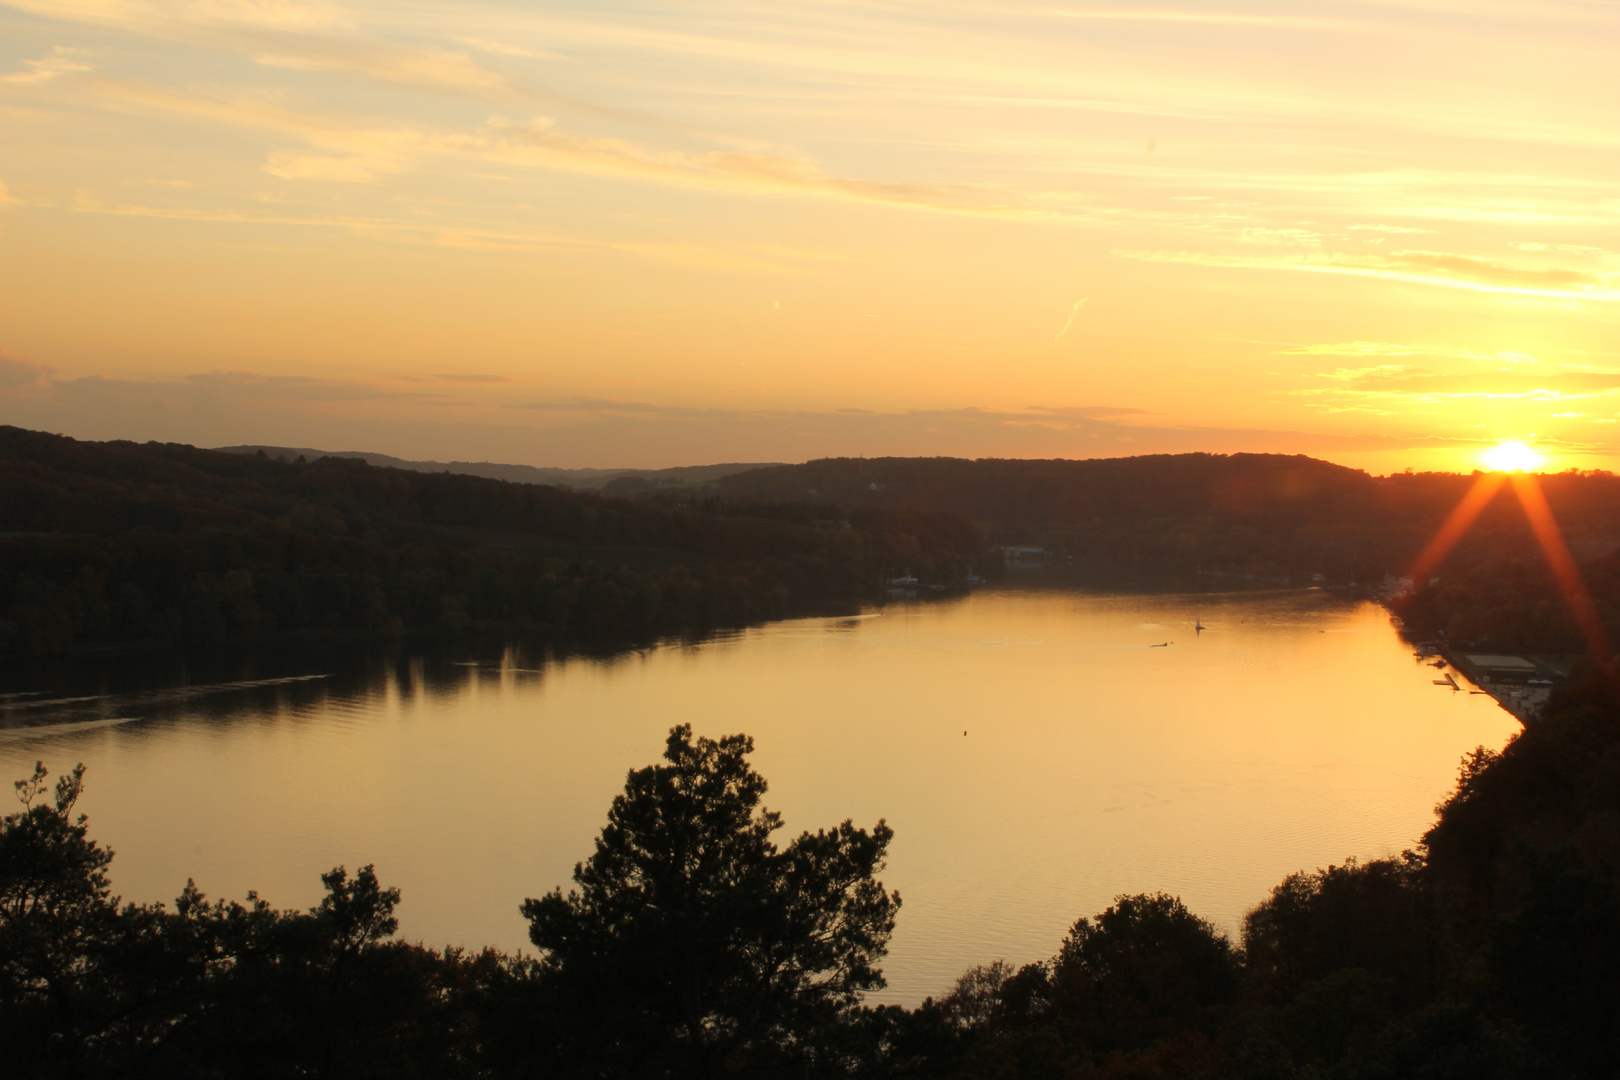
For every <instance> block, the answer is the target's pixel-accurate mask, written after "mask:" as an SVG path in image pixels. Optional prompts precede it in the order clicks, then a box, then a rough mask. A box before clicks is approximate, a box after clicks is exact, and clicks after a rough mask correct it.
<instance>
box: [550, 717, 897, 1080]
mask: <svg viewBox="0 0 1620 1080" xmlns="http://www.w3.org/2000/svg"><path fill="white" fill-rule="evenodd" d="M753 748H754V744H753V740H752V739H751V738H749V737H748V736H746V735H731V736H727V737H725V738H722V739H720V740H719V741H718V742H716V741H713V740H710V739H704V738H699V739H697V740H695V741H694V740H693V738H692V729H691V727H690V726H688V725H682V726H680V727H677V728H674V729H673V730H671V732H670V734H669V739H668V743H667V746H666V749H665V751H664V759H665V762H666V763H665V764H659V765H652V766H649V767H647V768H644V769H638V770H635V771H632V772H631V773H630V775H629V778H628V780H627V781H626V782H625V789H624V794H622V795H619V796H617V797H616V798H615V799H614V800H613V806H612V808H611V809H610V810H609V812H608V824H607V826H606V827H605V828H604V829H603V830H602V835H601V837H600V838H599V839H598V840H597V841H596V852H595V854H594V855H592V856H591V858H590V859H589V860H588V861H586V862H584V863H581V864H580V865H578V866H576V867H575V868H574V880H575V882H576V883H577V884H578V886H579V888H578V889H577V890H574V891H570V892H569V893H568V894H567V895H566V896H565V895H563V893H562V891H561V890H560V889H558V890H554V891H553V892H551V893H549V894H547V895H546V896H544V897H541V898H539V899H531V900H528V901H526V902H525V903H524V904H523V909H522V910H523V914H524V916H525V917H526V918H527V919H528V920H529V922H530V929H529V937H530V939H531V940H532V941H533V942H534V943H535V945H537V946H538V947H539V948H540V949H541V950H542V956H543V965H544V971H545V976H544V978H543V980H542V981H543V982H547V983H549V984H550V985H551V986H552V987H553V988H554V991H555V994H554V996H552V1001H553V1002H554V1003H555V1007H557V1008H560V1009H561V1010H562V1011H561V1013H560V1014H559V1020H561V1021H562V1022H561V1023H560V1024H559V1026H558V1032H557V1035H556V1036H555V1038H556V1040H557V1042H556V1043H554V1044H553V1046H552V1047H551V1048H550V1050H551V1053H552V1054H554V1055H559V1056H560V1058H561V1059H563V1060H571V1061H574V1062H577V1063H578V1067H579V1068H580V1071H586V1070H589V1071H591V1072H593V1073H596V1074H598V1075H600V1074H602V1073H606V1074H608V1075H619V1074H622V1075H636V1076H654V1075H666V1076H709V1075H720V1074H724V1073H728V1072H732V1071H737V1070H742V1069H749V1068H755V1069H757V1068H772V1069H781V1070H788V1069H795V1070H796V1069H809V1070H816V1069H819V1068H829V1067H833V1064H834V1063H833V1061H832V1059H834V1058H836V1057H837V1056H838V1054H839V1050H838V1049H837V1048H836V1044H837V1042H838V1037H837V1034H836V1033H837V1031H838V1030H839V1028H840V1024H839V1021H840V1020H841V1019H844V1018H846V1017H847V1016H848V1015H849V1014H850V1013H851V1012H852V1011H853V1010H854V1009H855V1008H856V1007H857V1005H858V1002H859V999H860V995H861V994H862V993H863V992H864V991H867V990H873V989H878V988H881V987H882V986H883V985H884V981H883V975H882V973H881V972H880V971H879V969H878V967H877V962H878V961H879V960H880V959H881V957H882V956H883V954H884V952H885V951H886V950H887V946H888V940H889V935H890V933H891V932H892V931H893V929H894V918H895V912H896V911H897V910H898V908H899V906H900V897H899V894H898V893H889V892H885V891H884V888H883V884H882V883H881V882H879V881H877V880H875V878H874V875H875V874H876V873H877V871H879V870H880V869H881V868H882V866H883V857H884V853H885V851H886V849H887V847H888V844H889V840H890V838H891V836H892V835H893V832H892V830H890V829H889V827H888V826H887V825H886V824H884V823H883V822H882V821H879V822H878V824H877V825H876V826H875V827H874V828H873V829H872V831H871V832H870V833H868V832H867V831H866V830H865V829H857V828H855V827H854V825H853V824H851V823H850V822H848V821H845V822H844V823H843V824H841V825H839V826H837V827H836V828H833V829H830V830H825V831H818V832H815V833H809V832H806V833H804V834H802V835H800V836H799V837H798V838H797V839H795V840H794V841H793V842H792V843H790V844H788V845H787V847H786V848H784V849H780V850H779V849H778V848H777V846H776V845H775V844H774V843H773V842H772V840H771V834H772V833H773V832H775V831H776V830H777V829H779V828H781V826H782V821H781V817H780V815H778V814H776V813H774V812H772V811H769V810H766V809H763V808H762V807H761V806H760V799H761V798H762V796H763V795H764V793H765V789H766V784H765V780H764V778H763V777H761V776H760V775H759V774H758V773H756V772H754V771H753V769H751V768H750V767H749V765H748V761H747V755H748V754H749V753H750V752H752V750H753ZM554 1060H556V1058H554Z"/></svg>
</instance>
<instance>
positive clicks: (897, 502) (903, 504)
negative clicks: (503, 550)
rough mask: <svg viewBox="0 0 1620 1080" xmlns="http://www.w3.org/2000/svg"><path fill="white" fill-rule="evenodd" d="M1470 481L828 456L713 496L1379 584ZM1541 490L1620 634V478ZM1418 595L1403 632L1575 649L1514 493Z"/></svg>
mask: <svg viewBox="0 0 1620 1080" xmlns="http://www.w3.org/2000/svg"><path fill="white" fill-rule="evenodd" d="M1475 482H1476V477H1475V476H1472V475H1463V474H1457V473H1416V474H1413V473H1398V474H1395V475H1393V476H1387V477H1373V476H1369V475H1367V474H1366V473H1363V472H1359V471H1357V470H1354V469H1347V468H1343V467H1341V466H1338V465H1333V464H1330V463H1328V462H1325V461H1316V460H1313V459H1311V458H1306V457H1287V456H1282V455H1275V454H1233V455H1230V456H1224V455H1218V454H1179V455H1157V456H1149V457H1134V458H1112V459H1100V460H1093V461H1061V460H1058V461H1022V460H999V459H982V460H977V461H973V460H966V459H961V458H872V459H865V458H834V459H827V460H824V461H812V462H809V463H807V464H805V465H793V466H777V467H773V468H766V469H759V470H755V471H752V472H745V473H738V474H735V475H732V476H727V477H724V478H722V479H721V480H720V484H719V486H720V489H721V490H722V491H725V492H728V493H730V494H732V495H735V496H746V497H750V498H767V499H782V500H811V501H820V502H823V503H827V504H832V505H837V506H840V507H845V508H855V507H863V506H864V507H882V508H887V509H902V508H903V509H911V510H926V511H938V510H947V511H950V512H953V513H956V514H960V515H962V516H963V517H966V518H969V519H970V520H972V521H974V522H975V523H977V524H978V525H979V527H980V529H981V530H982V531H984V532H985V533H986V535H988V536H989V537H991V538H992V539H993V540H994V541H995V542H997V543H1002V544H1030V545H1035V546H1040V547H1042V548H1044V549H1045V550H1046V552H1047V554H1048V555H1049V557H1050V558H1051V559H1052V560H1053V561H1054V562H1056V563H1057V564H1059V565H1063V566H1070V565H1072V566H1074V567H1075V568H1076V570H1077V571H1078V572H1080V573H1086V574H1092V575H1096V576H1100V577H1108V576H1116V577H1127V578H1128V577H1145V576H1151V575H1156V574H1162V573H1165V572H1176V573H1203V574H1208V575H1214V576H1216V577H1217V579H1218V578H1219V577H1221V576H1223V575H1233V574H1236V575H1250V576H1253V577H1256V578H1261V579H1269V580H1277V581H1292V582H1296V583H1304V582H1312V581H1315V582H1322V583H1328V584H1338V585H1345V584H1350V583H1352V582H1354V583H1358V584H1360V585H1361V586H1363V587H1368V586H1371V587H1375V588H1376V587H1380V586H1383V585H1384V584H1385V583H1386V578H1388V579H1399V578H1401V577H1402V576H1404V575H1406V574H1408V573H1409V572H1410V570H1411V568H1412V566H1413V563H1414V562H1415V561H1416V559H1417V557H1418V554H1419V553H1420V552H1421V551H1422V550H1423V549H1424V547H1425V546H1426V545H1427V544H1428V542H1429V541H1430V540H1431V539H1432V538H1433V537H1434V536H1435V534H1436V533H1437V532H1438V531H1439V529H1440V527H1441V525H1442V523H1443V522H1444V521H1445V520H1446V518H1447V517H1448V516H1449V515H1450V513H1451V512H1452V510H1453V509H1454V508H1455V507H1456V506H1457V505H1458V503H1459V502H1461V501H1462V499H1463V497H1464V496H1465V495H1466V494H1467V493H1468V491H1469V490H1470V489H1471V488H1472V487H1473V485H1474V484H1475ZM1538 482H1539V484H1540V486H1541V488H1542V490H1543V491H1544V492H1545V494H1546V498H1547V501H1548V504H1549V505H1550V506H1551V508H1552V511H1553V514H1554V516H1555V517H1556V519H1557V521H1558V523H1559V525H1560V527H1561V529H1562V532H1563V535H1564V537H1565V539H1566V540H1567V542H1568V544H1569V547H1570V549H1571V551H1572V553H1573V555H1574V558H1575V559H1576V561H1577V562H1578V563H1579V564H1580V565H1581V567H1582V570H1583V573H1584V575H1585V577H1586V579H1587V581H1588V582H1589V583H1590V585H1591V587H1592V590H1593V593H1594V596H1595V598H1596V600H1597V604H1598V607H1599V610H1600V612H1601V613H1602V614H1603V615H1604V617H1605V619H1606V621H1607V622H1608V623H1609V625H1610V628H1611V635H1612V634H1614V633H1615V632H1617V631H1620V559H1617V558H1615V556H1614V553H1615V551H1616V549H1617V548H1620V478H1617V477H1615V476H1614V475H1613V474H1611V473H1606V472H1586V473H1582V472H1573V471H1572V472H1565V473H1558V474H1555V475H1549V476H1544V477H1541V478H1540V480H1539V481H1538ZM1428 577H1433V578H1434V579H1435V580H1434V581H1433V582H1432V583H1431V582H1430V581H1429V580H1428ZM1389 584H1391V585H1392V584H1393V581H1391V582H1390V583H1389ZM1414 584H1415V587H1416V590H1417V592H1416V595H1415V596H1411V597H1406V598H1401V599H1398V600H1397V602H1396V608H1397V610H1398V611H1399V613H1400V614H1401V615H1402V616H1403V618H1405V620H1406V622H1407V624H1408V625H1409V627H1410V628H1411V630H1412V632H1413V633H1414V634H1416V635H1420V636H1423V637H1433V636H1436V635H1445V636H1449V637H1450V638H1451V639H1453V640H1457V641H1466V642H1472V643H1477V644H1482V645H1486V644H1488V645H1492V646H1495V647H1500V648H1511V649H1524V650H1531V651H1543V652H1572V651H1579V650H1580V649H1582V648H1583V647H1584V643H1583V642H1582V640H1581V638H1580V635H1579V634H1578V633H1577V632H1576V630H1575V626H1574V622H1573V621H1572V620H1571V619H1570V617H1569V613H1568V605H1567V603H1566V601H1565V600H1564V598H1563V596H1562V595H1561V593H1560V591H1559V589H1558V587H1557V585H1556V583H1555V582H1554V581H1553V579H1552V577H1551V574H1550V573H1549V572H1548V570H1547V561H1546V557H1545V556H1544V555H1543V553H1542V551H1541V548H1540V546H1539V544H1538V543H1537V541H1536V539H1535V536H1534V535H1533V533H1532V531H1531V529H1530V528H1529V525H1528V522H1527V520H1526V518H1525V514H1524V511H1523V509H1522V508H1521V507H1520V505H1519V502H1518V500H1517V499H1516V498H1515V497H1514V494H1513V488H1512V486H1511V485H1504V486H1503V487H1502V488H1501V490H1500V491H1499V492H1498V493H1497V495H1496V497H1495V499H1494V500H1493V501H1492V502H1491V503H1490V504H1489V505H1488V506H1487V508H1486V509H1485V511H1484V513H1483V514H1481V516H1480V517H1479V519H1478V520H1477V521H1476V522H1475V523H1474V525H1473V526H1472V528H1471V529H1469V531H1468V532H1467V534H1466V535H1464V536H1463V537H1462V539H1461V542H1460V543H1458V544H1457V546H1456V547H1455V548H1454V549H1453V550H1452V552H1451V553H1450V555H1449V556H1448V557H1447V558H1446V559H1445V561H1443V562H1442V563H1441V564H1440V565H1439V566H1438V567H1436V568H1435V569H1434V571H1433V572H1432V574H1430V575H1426V579H1425V580H1424V581H1419V582H1416V583H1414ZM1617 640H1620V638H1617Z"/></svg>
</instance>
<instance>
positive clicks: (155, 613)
mask: <svg viewBox="0 0 1620 1080" xmlns="http://www.w3.org/2000/svg"><path fill="white" fill-rule="evenodd" d="M983 547H984V545H983V542H982V541H981V540H980V538H979V537H978V535H977V534H976V533H975V531H974V529H973V527H972V526H971V525H969V524H968V523H967V522H965V521H963V520H961V519H960V518H957V517H955V516H953V515H949V514H942V513H935V512H922V511H912V510H895V509H887V508H879V507H872V508H864V509H861V510H858V511H854V512H851V513H849V514H837V513H834V512H832V511H830V510H829V509H828V508H825V507H822V508H819V509H818V508H812V507H784V506H781V505H778V504H774V503H771V504H765V503H760V502H757V501H753V500H748V499H742V498H728V499H710V500H708V501H707V502H706V503H705V504H704V505H703V506H701V507H695V506H662V505H656V504H647V503H636V502H629V501H625V500H620V499H610V498H604V497H601V496H598V495H593V494H588V493H579V492H570V491H565V490H561V489H557V488H549V487H542V486H536V485H526V484H514V483H507V482H503V481H498V480H489V479H483V478H479V477H472V476H463V475H455V474H449V473H440V474H429V473H417V472H408V471H404V470H397V469H382V468H375V467H371V466H368V465H366V464H365V463H364V462H360V461H354V460H346V459H337V458H323V459H320V460H318V461H314V462H282V461H276V460H273V459H270V458H268V457H265V456H253V455H241V454H228V453H222V452H215V451H208V450H198V449H195V448H193V447H189V446H177V445H159V444H154V443H148V444H145V445H135V444H132V443H116V442H115V443H84V442H76V441H74V440H72V439H67V438H62V437H60V436H53V435H44V434H40V433H37V432H29V431H23V430H20V429H17V428H9V427H6V428H0V655H6V654H12V655H19V654H20V655H41V654H50V653H57V652H62V651H65V650H67V649H70V648H73V647H76V646H77V647H83V646H86V645H94V644H96V643H116V642H129V641H168V642H188V643H203V642H218V641H221V640H230V639H240V640H258V639H265V638H271V637H275V636H278V635H279V636H285V635H288V634H312V633H313V634H347V635H365V634H396V635H397V634H403V633H409V632H415V631H425V630H434V631H442V632H453V633H461V632H480V631H488V632H502V633H529V632H545V633H553V634H556V633H568V634H581V635H596V636H619V637H638V636H648V635H658V634H670V633H678V632H693V631H701V630H703V629H706V628H710V627H716V626H733V625H742V624H746V623H749V622H753V621H757V620H761V619H767V618H776V617H781V616H784V615H788V614H792V613H795V612H802V611H807V610H811V609H812V608H814V607H815V606H817V605H824V604H828V603H833V602H845V603H847V602H851V601H857V600H860V599H863V598H871V597H874V596H877V595H880V589H881V584H882V582H883V580H884V579H885V578H886V577H888V576H892V575H895V574H898V573H901V572H903V571H904V570H906V569H910V570H912V571H913V572H914V573H916V574H918V575H920V576H924V578H925V580H929V581H932V582H938V583H950V582H953V581H955V580H958V579H960V578H961V577H963V576H964V575H966V574H968V573H969V572H971V570H972V569H973V568H974V567H975V566H976V565H978V563H979V560H980V559H981V558H982V556H983Z"/></svg>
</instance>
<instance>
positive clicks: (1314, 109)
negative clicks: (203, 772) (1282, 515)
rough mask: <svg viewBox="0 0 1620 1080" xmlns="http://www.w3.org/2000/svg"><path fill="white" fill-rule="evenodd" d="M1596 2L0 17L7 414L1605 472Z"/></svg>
mask: <svg viewBox="0 0 1620 1080" xmlns="http://www.w3.org/2000/svg"><path fill="white" fill-rule="evenodd" d="M1617 48H1620V6H1617V5H1615V4H1614V3H1612V2H1610V0H1534V2H1532V0H1361V2H1349V0H1347V2H1341V3H1313V2H1309V0H1291V2H1282V0H1272V2H1267V0H1185V2H1171V0H1167V2H1166V3H1164V4H1162V5H1158V4H1155V3H1152V2H1144V0H1133V2H1130V3H1101V2H1099V3H1079V2H1076V3H1064V2H1059V3H1049V4H1039V5H1023V4H1019V3H1016V2H1012V3H996V4H988V3H975V2H971V0H963V2H953V0H927V2H917V3H911V2H906V0H893V2H887V3H882V2H873V3H862V2H857V0H846V2H821V0H799V2H795V3H791V4H788V3H776V4H762V3H750V2H747V0H741V2H729V3H724V4H718V3H697V2H694V3H681V2H675V0H671V2H667V3H623V2H614V0H593V2H591V3H548V2H540V0H536V2H530V3H509V4H502V3H476V2H472V3H469V2H458V3H434V2H427V0H389V2H387V3H381V2H369V0H368V2H359V3H318V2H312V3H304V2H298V0H287V2H280V0H167V2H160V0H0V350H3V352H0V422H5V423H12V424H19V425H22V426H26V427H34V428H43V429H47V430H53V431H61V432H64V433H66V434H70V435H74V436H78V437H83V438H114V437H117V438H133V439H139V440H145V439H161V440H174V441H184V442H192V443H196V444H198V445H205V446H211V445H222V444H231V443H244V442H267V443H277V444H283V445H298V446H315V447H320V448H323V449H336V450H347V449H361V450H375V451H381V452H386V453H393V454H398V455H400V456H405V457H416V458H439V459H489V460H499V461H513V462H526V463H531V464H542V465H567V466H584V465H593V466H616V465H641V466H657V465H673V464H690V463H698V462H712V461H762V460H774V461H800V460H805V459H807V458H812V457H821V456H828V455H857V454H859V455H877V454H951V455H966V456H991V455H994V456H1024V457H1035V456H1039V457H1051V456H1061V457H1095V456H1113V455H1118V454H1133V453H1148V452H1161V451H1184V450H1210V451H1219V452H1231V451H1238V450H1254V451H1280V452H1288V453H1307V454H1312V455H1315V456H1319V457H1326V458H1329V459H1331V460H1336V461H1341V462H1345V463H1347V464H1352V465H1356V466H1359V467H1365V468H1368V469H1371V470H1373V471H1375V472H1387V471H1391V470H1395V469H1400V468H1404V467H1407V466H1413V467H1416V468H1420V469H1421V468H1462V469H1471V468H1473V467H1475V464H1476V462H1477V461H1478V460H1479V454H1480V452H1481V451H1482V450H1484V449H1485V448H1487V447H1489V446H1494V445H1496V444H1497V443H1500V442H1502V441H1505V440H1519V441H1523V442H1525V443H1528V444H1531V445H1532V446H1534V447H1535V448H1537V449H1538V450H1540V451H1542V452H1543V453H1544V454H1546V455H1547V459H1546V461H1547V467H1550V468H1563V467H1568V466H1571V465H1578V466H1582V467H1611V466H1612V465H1613V464H1614V461H1613V458H1611V457H1610V455H1611V454H1613V453H1616V452H1617V451H1620V436H1617V433H1616V427H1617V425H1616V420H1620V355H1617V352H1620V125H1617V124H1616V117H1617V115H1620V110H1617V106H1620V78H1616V75H1615V55H1616V50H1617Z"/></svg>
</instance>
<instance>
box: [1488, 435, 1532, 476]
mask: <svg viewBox="0 0 1620 1080" xmlns="http://www.w3.org/2000/svg"><path fill="white" fill-rule="evenodd" d="M1479 459H1480V460H1481V461H1483V462H1484V463H1485V465H1486V466H1487V467H1488V468H1490V469H1491V470H1492V471H1493V472H1531V471H1533V470H1535V469H1538V468H1540V467H1541V464H1542V461H1543V458H1542V456H1541V454H1540V453H1538V452H1537V451H1535V450H1533V449H1531V448H1530V447H1528V446H1526V445H1524V443H1522V442H1517V441H1514V442H1505V443H1498V444H1497V445H1496V446H1493V447H1491V448H1490V449H1489V450H1487V451H1485V452H1484V453H1483V454H1481V455H1480V456H1479Z"/></svg>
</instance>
